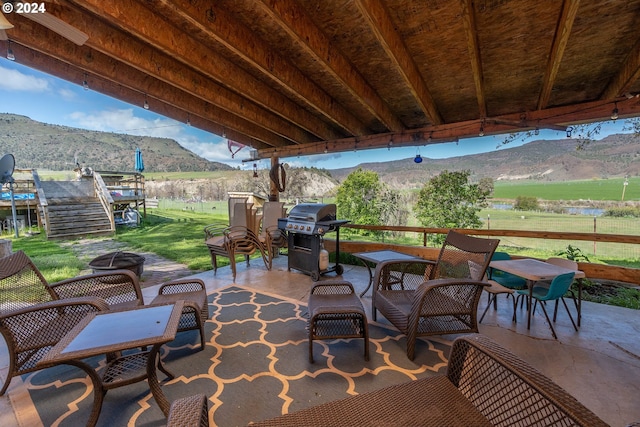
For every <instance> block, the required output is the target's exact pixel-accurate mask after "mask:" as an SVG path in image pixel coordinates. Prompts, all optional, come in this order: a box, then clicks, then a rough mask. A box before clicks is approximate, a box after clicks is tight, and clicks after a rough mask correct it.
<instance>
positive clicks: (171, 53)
mask: <svg viewBox="0 0 640 427" xmlns="http://www.w3.org/2000/svg"><path fill="white" fill-rule="evenodd" d="M5 1H6V0H5ZM14 6H15V3H14ZM46 9H47V15H48V16H50V17H55V18H58V19H60V20H62V21H64V22H65V23H67V24H69V25H70V26H72V27H74V28H76V29H77V30H80V31H82V32H83V33H85V34H86V35H88V39H87V40H86V42H84V43H83V44H82V45H78V44H75V43H73V42H72V41H70V40H69V39H68V38H65V37H63V36H61V35H60V34H58V33H57V32H54V31H52V30H50V29H48V28H47V27H45V26H43V25H42V20H38V19H36V20H34V19H33V16H28V17H27V16H26V15H19V14H17V13H9V14H5V17H6V18H7V20H8V21H10V22H11V24H13V25H14V28H11V29H7V30H6V31H5V34H4V37H1V36H3V34H1V32H0V39H3V38H4V39H8V40H1V41H0V49H1V50H2V51H3V52H4V51H6V50H7V49H8V48H9V47H10V48H11V50H12V51H13V53H14V55H15V58H16V61H17V62H20V63H22V64H25V65H27V66H29V67H32V68H35V69H38V70H41V71H44V72H46V73H49V74H52V75H55V76H58V77H61V78H63V79H66V80H69V81H72V82H77V83H78V84H81V83H82V82H83V81H87V83H88V85H89V87H90V88H91V89H92V90H96V91H99V92H102V93H104V94H107V95H110V96H113V97H116V98H119V99H122V100H124V101H126V102H129V103H132V104H135V105H143V103H144V102H145V100H146V101H147V102H148V105H149V107H150V109H151V110H153V111H155V112H157V113H159V114H162V115H165V116H167V117H172V118H174V119H176V120H179V121H182V122H187V121H189V122H190V123H191V125H193V126H197V127H199V128H202V129H203V130H206V131H209V132H212V133H214V134H218V135H221V136H224V137H227V138H229V139H232V140H234V141H238V142H240V143H242V144H246V145H248V146H250V147H252V148H253V149H254V150H255V151H253V154H254V156H253V157H254V158H268V157H288V156H296V155H307V154H314V153H322V152H337V151H346V150H353V149H367V148H376V147H387V146H392V145H393V146H400V145H423V144H432V143H439V142H447V141H452V140H457V139H459V138H465V137H470V136H477V135H478V134H479V133H480V132H483V133H485V134H493V133H509V132H514V131H521V130H528V129H529V130H530V129H535V128H552V129H565V128H566V127H567V126H570V125H571V124H577V123H585V122H593V121H599V120H606V119H608V118H609V117H610V116H611V113H612V110H613V109H614V108H617V109H618V111H619V115H620V117H621V118H622V117H631V116H640V98H639V97H638V96H637V94H638V93H640V30H639V28H640V0H589V1H587V0H582V1H580V0H564V1H560V0H475V1H474V0H455V1H454V0H414V1H408V0H217V1H205V0H109V1H105V0H54V1H50V2H46ZM36 21H39V22H36ZM63 27H64V26H63ZM58 32H60V31H59V30H58ZM9 43H10V46H9Z"/></svg>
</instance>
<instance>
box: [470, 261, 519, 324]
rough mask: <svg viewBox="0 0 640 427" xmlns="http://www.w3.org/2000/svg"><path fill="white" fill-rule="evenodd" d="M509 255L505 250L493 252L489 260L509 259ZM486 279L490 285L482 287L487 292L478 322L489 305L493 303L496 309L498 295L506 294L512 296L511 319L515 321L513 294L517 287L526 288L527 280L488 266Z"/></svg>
mask: <svg viewBox="0 0 640 427" xmlns="http://www.w3.org/2000/svg"><path fill="white" fill-rule="evenodd" d="M510 259H511V255H509V254H508V253H506V252H497V251H496V252H494V253H493V255H492V256H491V261H505V260H510ZM487 281H488V282H489V284H490V285H491V286H487V287H485V288H484V291H485V292H486V293H487V298H488V299H487V306H486V307H485V309H484V312H483V313H482V316H481V317H480V320H479V322H480V323H482V320H483V319H484V316H485V315H486V314H487V311H488V310H489V307H490V306H491V305H492V304H493V309H494V310H497V309H498V299H497V298H498V295H500V294H506V295H507V298H509V297H512V298H513V318H512V320H513V321H514V322H515V321H516V320H517V319H516V298H515V296H514V295H513V294H514V292H515V291H516V290H519V289H527V281H526V280H525V279H523V278H522V277H519V276H516V275H515V274H511V273H507V272H506V271H502V270H497V269H495V268H491V267H489V268H488V269H487Z"/></svg>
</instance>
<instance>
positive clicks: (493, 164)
mask: <svg viewBox="0 0 640 427" xmlns="http://www.w3.org/2000/svg"><path fill="white" fill-rule="evenodd" d="M427 149H428V148H427ZM422 159H423V161H422V162H421V163H415V162H413V159H412V158H410V159H403V160H393V161H389V162H383V163H363V164H360V165H358V166H357V167H354V168H345V169H339V170H332V171H331V175H332V176H333V177H334V178H336V179H337V180H339V181H341V180H342V179H344V177H346V176H347V175H348V174H349V173H351V172H352V171H353V170H355V169H357V168H362V169H367V170H372V171H374V172H377V173H378V175H379V176H380V177H381V179H382V180H383V181H385V182H386V183H387V184H389V185H390V186H392V187H399V186H402V187H403V188H420V187H422V185H424V183H425V182H426V181H427V180H429V179H430V178H431V177H433V176H436V175H438V174H439V173H440V172H442V171H443V170H450V171H453V170H470V171H471V177H472V179H473V180H474V181H477V180H479V179H481V178H485V177H488V178H493V179H494V180H519V179H535V180H546V181H567V180H581V179H595V178H610V177H623V176H638V175H640V135H634V134H614V135H610V136H607V137H605V138H603V139H601V140H597V141H591V142H589V143H587V144H585V145H584V146H583V147H582V148H581V149H578V142H577V141H576V140H575V139H558V140H537V141H532V142H529V143H527V144H524V145H522V146H519V147H509V146H508V145H506V146H504V148H501V149H499V150H496V151H492V152H488V153H482V154H473V155H467V156H460V157H450V158H447V159H429V158H427V157H425V156H422Z"/></svg>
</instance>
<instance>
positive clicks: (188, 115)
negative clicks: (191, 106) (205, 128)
mask: <svg viewBox="0 0 640 427" xmlns="http://www.w3.org/2000/svg"><path fill="white" fill-rule="evenodd" d="M187 126H191V115H190V114H189V113H187Z"/></svg>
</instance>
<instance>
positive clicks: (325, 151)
mask: <svg viewBox="0 0 640 427" xmlns="http://www.w3.org/2000/svg"><path fill="white" fill-rule="evenodd" d="M328 152H329V143H328V142H325V143H324V154H327V153H328Z"/></svg>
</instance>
